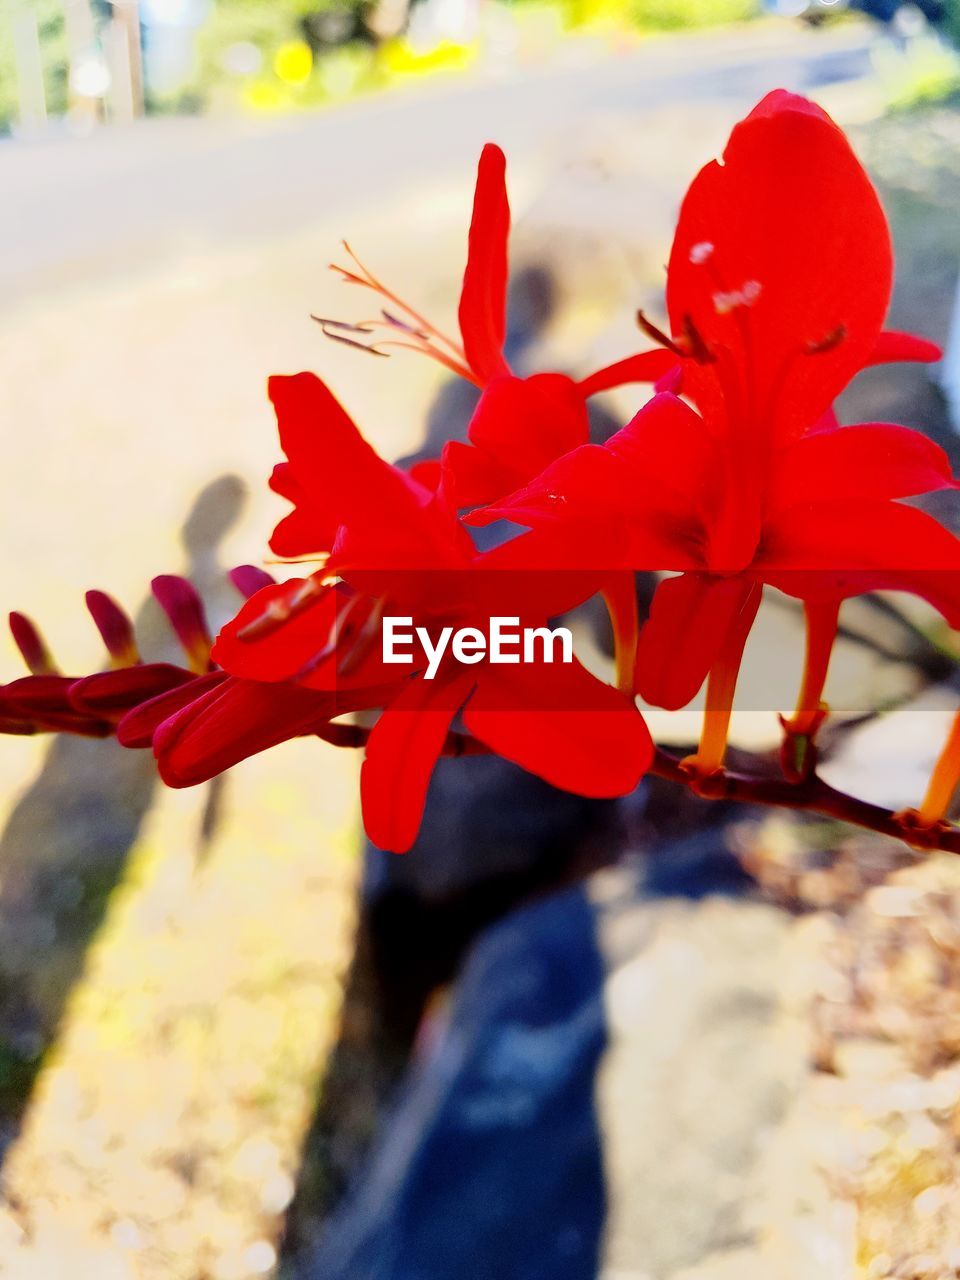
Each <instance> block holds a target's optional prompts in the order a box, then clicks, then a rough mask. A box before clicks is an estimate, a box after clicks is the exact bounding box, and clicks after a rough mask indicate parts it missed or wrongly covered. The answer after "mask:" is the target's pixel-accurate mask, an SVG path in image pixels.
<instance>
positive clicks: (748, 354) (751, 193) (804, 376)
mask: <svg viewBox="0 0 960 1280" xmlns="http://www.w3.org/2000/svg"><path fill="white" fill-rule="evenodd" d="M891 280H892V254H891V247H890V236H889V232H888V229H887V224H886V219H885V218H884V215H883V210H882V209H881V207H880V203H879V201H878V199H877V195H876V192H875V191H874V189H873V187H872V185H871V183H870V180H869V178H868V177H867V175H866V174H865V173H864V171H863V168H862V167H861V165H860V164H859V162H858V161H857V159H856V157H855V156H854V154H853V152H852V150H851V149H850V146H849V144H848V143H847V141H846V139H845V138H844V136H843V134H842V132H841V131H840V130H839V129H838V128H837V127H836V126H835V125H834V124H833V122H832V121H830V120H829V119H828V117H827V116H826V115H825V114H824V113H823V112H822V111H821V110H820V109H819V108H817V107H815V106H814V105H813V104H812V103H808V102H806V101H805V100H804V99H800V98H796V97H795V96H793V95H789V94H785V93H783V92H782V91H778V92H777V93H775V94H773V95H768V97H767V98H765V99H764V101H763V102H762V103H761V104H760V105H759V106H758V107H757V108H756V109H755V111H754V112H753V113H751V115H750V116H748V117H747V119H746V120H744V121H743V122H741V123H740V124H739V125H737V127H736V128H735V129H734V130H733V133H732V134H731V137H730V141H729V143H728V144H727V147H726V150H725V151H724V153H723V162H722V164H721V163H719V162H717V161H711V163H710V164H708V165H706V166H705V168H703V169H702V170H701V171H700V173H699V174H698V175H697V177H696V178H695V179H694V181H693V184H692V185H691V187H690V190H689V191H688V193H687V196H686V199H685V200H684V203H683V207H682V209H681V213H680V220H679V224H678V227H677V233H676V238H675V240H674V245H673V250H672V253H671V256H670V265H669V271H668V286H667V298H668V304H669V312H670V320H671V324H672V327H673V331H674V332H675V333H677V334H683V333H684V331H685V328H686V326H687V324H688V323H689V322H690V321H692V323H693V325H694V327H695V329H696V331H697V333H698V334H699V335H700V338H701V339H702V340H703V342H704V343H705V344H706V346H707V347H708V348H709V349H711V350H712V351H713V352H714V353H715V354H717V353H718V352H720V351H721V350H723V349H725V350H727V351H728V352H729V353H730V355H731V365H730V367H729V368H726V369H725V368H724V363H723V361H722V360H720V361H718V363H715V364H708V365H697V364H694V362H693V361H690V362H689V364H688V378H687V382H685V390H686V391H687V392H688V393H689V394H691V395H692V396H693V398H694V399H695V400H696V401H697V403H700V404H702V405H704V406H705V405H706V404H707V403H710V404H715V403H716V396H717V393H718V391H719V392H722V394H723V396H724V398H725V400H726V408H727V412H728V414H729V416H730V419H731V421H732V422H733V423H735V424H737V423H739V424H740V426H741V429H742V428H743V427H744V426H745V425H747V426H749V429H750V430H752V431H754V432H763V433H773V434H777V435H780V436H781V437H784V436H787V437H789V436H795V435H797V434H799V433H800V432H802V431H803V430H804V429H806V428H807V427H809V426H810V424H811V423H812V422H813V421H815V420H816V419H817V418H819V417H820V415H821V414H822V413H823V412H824V410H825V409H826V408H827V407H828V405H829V404H830V403H831V401H832V400H833V399H834V398H835V397H836V395H837V394H838V392H839V391H840V390H842V388H843V387H844V386H845V385H846V383H847V382H849V380H850V379H851V378H852V377H853V375H854V374H855V373H856V372H857V371H858V370H859V369H861V368H862V367H863V366H864V365H865V364H866V363H867V362H868V361H869V359H870V356H871V353H872V352H873V350H874V348H875V346H876V343H877V339H878V335H879V333H880V326H881V324H882V322H883V317H884V315H885V313H886V309H887V303H888V301H889V296H890V286H891ZM818 348H819V349H818Z"/></svg>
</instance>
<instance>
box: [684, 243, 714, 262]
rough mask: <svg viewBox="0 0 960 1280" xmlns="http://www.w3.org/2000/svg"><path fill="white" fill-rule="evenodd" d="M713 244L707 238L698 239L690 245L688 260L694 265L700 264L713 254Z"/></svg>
mask: <svg viewBox="0 0 960 1280" xmlns="http://www.w3.org/2000/svg"><path fill="white" fill-rule="evenodd" d="M715 248H716V246H715V245H713V244H711V242H710V241H709V240H699V241H698V242H697V243H696V244H695V245H691V246H690V261H691V262H692V263H693V265H694V266H695V267H699V266H701V265H702V264H703V263H704V262H706V261H707V259H708V258H709V257H711V255H712V254H713V251H714V249H715Z"/></svg>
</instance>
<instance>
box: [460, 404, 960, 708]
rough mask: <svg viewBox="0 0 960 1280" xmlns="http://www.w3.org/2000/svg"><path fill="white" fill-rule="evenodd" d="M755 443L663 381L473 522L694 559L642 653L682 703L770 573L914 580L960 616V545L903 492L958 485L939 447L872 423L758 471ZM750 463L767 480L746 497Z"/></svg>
mask: <svg viewBox="0 0 960 1280" xmlns="http://www.w3.org/2000/svg"><path fill="white" fill-rule="evenodd" d="M745 449H746V446H745V445H744V444H740V445H739V447H737V448H732V447H731V444H730V439H729V433H728V432H727V431H726V424H725V423H722V422H721V423H717V422H711V421H708V420H705V419H704V418H703V417H701V416H700V415H698V414H697V413H695V412H694V411H693V410H692V409H690V408H688V407H687V406H686V405H685V404H684V403H683V402H682V401H680V400H678V399H677V398H676V397H674V396H672V395H670V394H667V393H664V394H661V395H659V396H657V397H655V398H654V399H653V400H652V401H651V402H650V403H649V404H648V405H647V406H645V407H644V408H643V409H641V411H640V412H639V413H638V414H637V416H636V417H635V418H634V419H633V421H632V422H631V423H629V424H628V426H626V427H625V428H624V429H623V430H622V431H620V432H618V433H617V434H616V435H615V436H613V437H612V438H611V439H610V440H609V441H608V442H607V443H606V444H605V445H603V446H597V445H586V446H584V447H583V448H581V449H578V450H576V451H575V452H573V453H572V454H569V455H568V456H567V457H565V458H562V459H560V460H559V461H558V462H556V463H554V464H553V466H551V467H549V468H548V469H547V470H546V471H545V472H544V473H543V475H541V476H540V477H539V478H538V479H537V480H536V481H535V482H534V483H533V484H532V485H530V486H528V487H527V488H526V489H525V490H522V491H521V492H520V493H518V494H515V495H513V497H511V498H510V499H508V500H506V501H504V502H501V503H498V504H497V505H496V506H493V507H489V508H487V509H486V510H484V511H482V512H476V513H474V515H473V516H471V517H469V520H470V522H471V523H477V524H480V523H485V522H487V521H489V520H492V519H496V518H500V517H506V518H508V519H510V520H513V521H516V522H517V523H519V524H522V525H526V526H527V527H529V528H532V529H534V530H535V531H537V532H536V533H535V534H534V535H528V537H530V536H533V537H534V539H535V538H536V536H537V535H538V534H539V533H540V532H542V533H543V534H544V535H545V536H549V538H550V540H551V544H552V545H554V546H555V545H556V544H557V538H558V536H560V535H561V534H565V535H566V537H567V539H568V541H569V544H570V547H571V548H574V547H575V548H576V549H577V551H576V553H577V554H578V555H579V556H580V557H582V561H583V562H584V563H587V562H589V561H592V563H593V564H594V565H595V566H596V567H597V568H607V569H609V568H617V567H626V566H630V567H633V568H637V569H645V570H651V569H653V570H680V571H682V572H681V576H680V577H676V578H670V579H668V580H667V581H665V582H663V583H661V585H660V586H659V588H658V589H657V593H656V596H655V598H654V602H653V607H652V610H651V614H650V618H649V620H648V622H647V623H646V625H645V626H644V628H643V630H642V632H641V635H640V642H639V647H638V653H637V689H638V692H639V693H640V694H641V695H642V696H643V697H644V698H646V699H647V700H648V701H650V702H653V703H656V704H658V705H660V706H664V707H669V708H677V707H681V706H683V705H685V704H686V703H687V702H688V701H689V700H690V699H691V698H692V697H693V696H694V695H695V693H696V692H697V690H698V689H699V687H700V685H701V684H702V682H703V680H704V677H705V676H706V675H707V673H708V672H709V671H711V670H713V669H715V668H716V667H717V664H718V662H720V660H721V658H722V656H723V655H724V653H725V652H727V651H728V649H729V646H730V645H731V644H733V645H734V651H733V656H732V658H731V661H733V663H734V675H735V672H736V667H737V666H738V665H739V654H740V650H742V644H743V640H745V638H746V630H749V624H750V622H752V617H753V614H754V613H755V612H756V606H757V604H758V602H759V597H758V594H757V588H758V586H759V584H762V583H769V584H771V585H773V586H775V587H778V588H780V589H781V590H783V591H785V592H787V593H788V594H790V595H793V596H797V597H799V598H800V599H802V600H804V601H807V602H810V603H811V604H812V605H820V606H824V607H829V606H833V605H835V604H836V603H837V602H838V601H839V600H841V599H843V598H845V597H847V596H851V595H857V594H860V593H862V592H865V591H873V590H877V589H884V588H885V589H890V590H901V591H909V592H913V593H915V594H918V595H921V596H923V597H924V598H926V599H927V600H929V601H930V602H931V603H932V604H933V605H934V606H935V607H936V608H938V609H939V610H940V611H941V613H943V615H944V617H945V618H946V619H947V620H948V622H950V624H951V625H952V626H958V625H960V589H958V586H957V584H958V582H960V579H958V578H957V577H956V576H955V572H956V571H957V570H960V542H958V540H957V539H956V538H955V537H954V536H953V534H951V533H948V532H947V530H946V529H944V528H943V527H942V526H941V525H940V524H938V523H937V521H936V520H934V519H933V518H932V517H931V516H929V515H926V514H925V513H923V512H921V511H918V510H916V509H915V508H913V507H908V506H904V505H902V504H901V503H900V502H898V501H896V499H899V498H904V497H908V496H910V495H913V494H920V493H927V492H930V491H931V490H934V489H942V488H949V487H954V484H955V482H954V480H953V477H952V475H951V471H950V465H949V462H948V459H947V457H946V455H945V454H944V453H943V451H942V450H941V449H940V448H939V447H938V446H937V445H935V444H934V443H933V442H932V441H930V440H928V439H927V438H926V437H925V436H923V435H921V434H920V433H919V432H915V431H910V430H908V429H907V428H905V427H897V426H890V425H887V424H881V423H873V424H867V425H862V426H855V427H841V428H837V429H833V430H829V431H822V432H815V433H810V434H807V435H805V436H800V437H799V438H796V439H793V440H788V441H786V442H784V443H780V444H779V445H772V446H770V447H769V448H768V449H767V450H766V451H765V456H764V457H763V459H762V462H763V465H762V467H761V466H759V465H758V459H757V456H756V454H755V453H753V454H747V455H745V452H744V451H745ZM743 471H746V472H747V474H748V475H750V476H751V477H752V478H753V480H754V483H756V484H757V485H758V491H757V492H756V493H755V494H750V495H749V496H750V498H751V500H750V501H746V500H745V494H744V487H743V482H742V473H743ZM744 627H745V628H746V630H744ZM741 631H742V636H741V635H740V633H741ZM731 636H738V637H739V640H738V641H737V642H736V643H734V642H733V641H732V640H731ZM738 646H739V647H738ZM828 648H829V647H828ZM730 693H731V695H732V689H731V690H730Z"/></svg>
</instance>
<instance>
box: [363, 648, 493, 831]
mask: <svg viewBox="0 0 960 1280" xmlns="http://www.w3.org/2000/svg"><path fill="white" fill-rule="evenodd" d="M472 680H473V677H472V676H470V675H468V674H465V673H464V674H457V675H456V676H455V677H454V678H453V679H448V680H438V681H429V680H423V679H419V678H417V679H414V680H410V681H409V682H408V683H407V684H406V686H405V687H404V689H403V691H402V692H401V693H400V694H399V696H398V697H396V698H395V699H394V700H393V702H392V703H391V704H390V706H389V707H387V708H386V710H385V711H384V712H383V714H382V715H381V717H380V719H379V720H378V721H377V723H376V724H375V725H374V726H373V730H372V731H371V734H370V738H369V740H368V742H367V752H366V758H365V759H364V762H363V767H362V768H361V770H360V797H361V800H362V802H363V825H364V827H365V829H366V832H367V835H368V836H369V837H370V839H371V840H372V841H373V843H374V844H375V845H377V847H378V848H380V849H385V850H388V851H389V852H391V853H406V851H407V850H408V849H409V848H410V846H411V845H412V844H413V842H414V840H415V839H416V838H417V832H418V831H419V829H420V820H421V818H422V817H423V806H424V804H425V803H426V798H427V787H428V786H429V785H430V777H431V775H432V773H433V767H434V765H435V764H436V763H437V760H438V759H439V756H440V753H441V751H442V750H443V744H444V740H445V739H446V736H447V731H448V730H449V728H450V723H451V721H452V720H453V717H454V716H455V715H456V713H457V710H458V709H459V708H460V706H461V705H462V704H463V700H464V698H465V697H466V696H467V693H468V692H469V689H470V685H471V683H472Z"/></svg>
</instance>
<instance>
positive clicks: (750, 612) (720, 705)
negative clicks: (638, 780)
mask: <svg viewBox="0 0 960 1280" xmlns="http://www.w3.org/2000/svg"><path fill="white" fill-rule="evenodd" d="M762 593H763V588H762V587H761V586H760V585H759V584H758V585H756V586H753V587H751V589H750V591H749V592H748V593H747V595H746V597H745V599H744V602H743V604H742V605H741V607H740V612H739V613H738V614H737V616H736V617H735V618H734V620H733V622H732V623H731V625H730V630H729V631H728V632H727V635H726V638H725V639H724V642H723V646H722V648H721V650H720V653H719V656H718V657H717V660H716V662H715V663H714V664H713V667H712V668H711V671H710V675H709V677H708V678H707V705H706V707H705V709H704V712H703V728H702V730H701V732H700V745H699V746H698V747H697V750H696V754H694V755H692V756H688V757H687V759H686V760H685V761H684V766H685V768H686V769H688V770H689V771H690V772H691V773H694V774H697V775H699V776H701V777H702V776H705V775H708V774H711V773H716V772H717V771H718V770H719V769H722V768H723V759H724V756H725V755H726V753H727V737H728V735H729V732H730V716H731V714H732V712H733V698H734V694H735V693H736V691H737V678H738V676H739V675H740V663H741V662H742V660H743V650H744V646H745V645H746V643H747V636H748V635H749V634H750V628H751V627H752V626H753V622H754V619H755V618H756V616H757V610H758V609H759V607H760V597H761V595H762Z"/></svg>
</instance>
